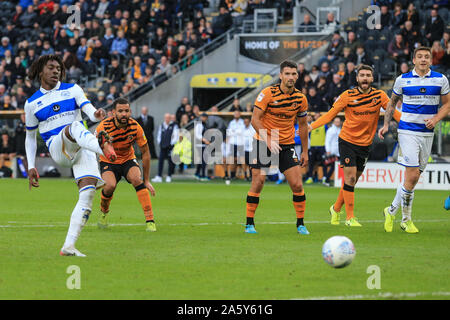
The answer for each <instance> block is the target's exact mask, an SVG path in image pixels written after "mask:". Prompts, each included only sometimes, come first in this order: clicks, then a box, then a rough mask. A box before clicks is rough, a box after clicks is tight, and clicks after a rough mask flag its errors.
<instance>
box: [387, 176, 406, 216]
mask: <svg viewBox="0 0 450 320" xmlns="http://www.w3.org/2000/svg"><path fill="white" fill-rule="evenodd" d="M402 188H403V184H399V185H398V187H397V193H396V194H395V197H394V200H393V201H392V203H391V205H390V206H389V209H388V212H389V213H390V214H391V215H393V216H394V215H395V214H396V213H397V210H398V209H399V208H400V207H401V206H402Z"/></svg>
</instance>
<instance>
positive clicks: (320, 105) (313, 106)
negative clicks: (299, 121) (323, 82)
mask: <svg viewBox="0 0 450 320" xmlns="http://www.w3.org/2000/svg"><path fill="white" fill-rule="evenodd" d="M306 98H307V99H308V110H309V111H313V112H320V111H327V110H328V108H327V106H326V104H325V103H324V101H323V99H322V97H320V96H318V95H317V90H316V87H309V88H308V94H307V95H306Z"/></svg>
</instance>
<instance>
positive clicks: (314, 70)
mask: <svg viewBox="0 0 450 320" xmlns="http://www.w3.org/2000/svg"><path fill="white" fill-rule="evenodd" d="M308 75H309V78H310V80H311V83H309V85H316V84H317V83H318V82H319V75H320V71H319V67H318V66H316V65H313V66H312V67H311V72H310V73H309V74H308ZM306 82H307V81H306V76H305V85H306Z"/></svg>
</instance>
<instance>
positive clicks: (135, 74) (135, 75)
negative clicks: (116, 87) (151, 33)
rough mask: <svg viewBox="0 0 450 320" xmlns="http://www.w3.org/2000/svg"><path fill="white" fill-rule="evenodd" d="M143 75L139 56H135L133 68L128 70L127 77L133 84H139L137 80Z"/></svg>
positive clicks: (142, 66) (142, 64)
mask: <svg viewBox="0 0 450 320" xmlns="http://www.w3.org/2000/svg"><path fill="white" fill-rule="evenodd" d="M144 74H145V64H144V63H142V61H141V57H140V56H135V57H134V58H133V66H132V68H131V70H130V74H129V76H130V77H131V79H132V80H133V81H134V83H139V80H140V79H141V78H142V77H143V76H144Z"/></svg>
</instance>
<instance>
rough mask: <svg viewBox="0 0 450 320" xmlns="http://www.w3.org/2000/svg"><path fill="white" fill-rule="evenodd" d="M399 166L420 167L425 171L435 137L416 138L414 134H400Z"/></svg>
mask: <svg viewBox="0 0 450 320" xmlns="http://www.w3.org/2000/svg"><path fill="white" fill-rule="evenodd" d="M398 144H399V147H400V148H399V151H398V164H401V165H402V166H405V167H418V168H419V170H420V171H422V172H423V171H424V170H425V168H426V166H427V164H428V159H429V158H430V155H431V147H432V146H433V136H416V135H412V134H403V133H399V134H398Z"/></svg>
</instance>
